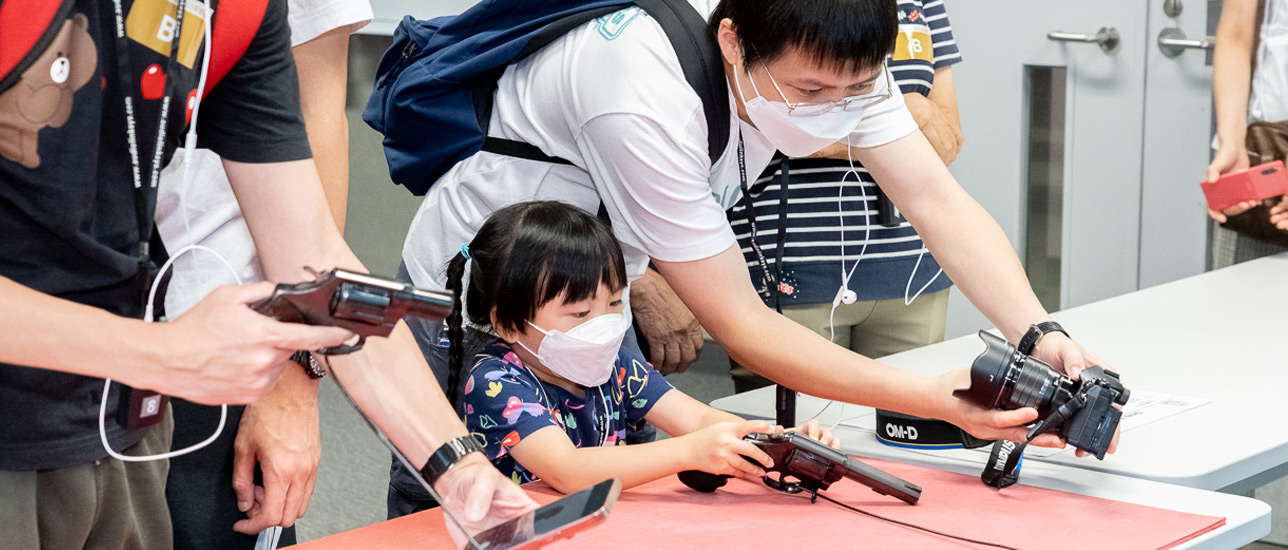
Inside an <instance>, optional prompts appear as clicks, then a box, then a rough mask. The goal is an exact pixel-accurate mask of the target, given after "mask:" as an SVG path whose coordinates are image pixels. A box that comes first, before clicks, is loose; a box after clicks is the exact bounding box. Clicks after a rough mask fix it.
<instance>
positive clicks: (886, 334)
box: [729, 288, 952, 393]
mask: <svg viewBox="0 0 1288 550" xmlns="http://www.w3.org/2000/svg"><path fill="white" fill-rule="evenodd" d="M951 290H952V289H951V288H949V289H944V290H941V291H939V292H935V293H933V294H922V295H921V296H919V297H918V298H917V299H916V300H914V301H913V302H912V305H910V306H905V305H904V304H903V297H902V296H901V297H898V298H891V299H888V300H870V301H865V302H855V303H853V304H841V305H839V306H837V307H836V312H835V314H832V313H831V310H832V304H830V303H824V304H816V305H808V306H789V307H784V308H783V315H784V316H786V317H788V318H789V319H791V320H793V321H796V322H797V323H800V324H801V325H803V326H804V327H806V328H808V329H810V330H812V331H814V332H816V333H818V334H819V335H820V336H822V337H823V338H829V337H831V336H832V335H833V333H835V337H834V338H833V340H832V341H833V342H835V343H836V344H837V345H839V346H841V347H843V348H846V349H849V350H851V351H854V352H856V353H858V354H860V355H864V356H866V357H870V358H873V359H876V358H879V357H884V356H886V355H891V354H894V353H899V352H901V351H907V350H910V349H913V348H918V347H921V346H925V345H928V344H934V343H938V342H942V341H943V340H944V326H945V323H946V320H947V317H948V293H949V292H950V291H951ZM829 316H830V317H831V319H829ZM729 374H730V375H731V376H732V377H733V385H734V391H736V392H738V393H742V392H745V391H750V390H754V389H756V388H762V387H765V386H769V385H772V384H773V382H771V381H770V380H769V379H768V378H765V377H763V376H760V375H758V374H756V373H753V372H751V371H749V370H747V369H746V368H745V367H743V366H741V365H739V364H737V363H736V362H734V361H733V360H732V359H730V360H729Z"/></svg>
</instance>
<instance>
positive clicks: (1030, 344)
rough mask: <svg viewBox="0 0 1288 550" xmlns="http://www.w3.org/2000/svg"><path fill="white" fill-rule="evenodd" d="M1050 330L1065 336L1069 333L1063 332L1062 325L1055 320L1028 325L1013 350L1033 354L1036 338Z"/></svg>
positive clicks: (1036, 342) (1048, 332)
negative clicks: (1026, 330)
mask: <svg viewBox="0 0 1288 550" xmlns="http://www.w3.org/2000/svg"><path fill="white" fill-rule="evenodd" d="M1052 332H1059V333H1062V334H1064V335H1065V336H1069V333H1068V332H1065V330H1064V327H1062V326H1060V323H1057V322H1055V321H1047V322H1045V323H1038V324H1036V325H1030V326H1029V330H1028V332H1025V333H1024V337H1023V338H1020V343H1019V345H1017V346H1015V350H1016V351H1018V352H1020V353H1023V354H1024V355H1033V348H1034V347H1036V346H1037V345H1038V340H1041V339H1042V337H1043V336H1046V335H1047V334H1050V333H1052Z"/></svg>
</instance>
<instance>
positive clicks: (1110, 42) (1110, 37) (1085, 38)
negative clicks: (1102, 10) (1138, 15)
mask: <svg viewBox="0 0 1288 550" xmlns="http://www.w3.org/2000/svg"><path fill="white" fill-rule="evenodd" d="M1047 38H1049V39H1051V40H1056V41H1059V42H1095V43H1097V44H1100V49H1102V50H1104V51H1109V50H1112V49H1114V48H1117V47H1118V38H1119V36H1118V29H1116V28H1114V27H1101V28H1100V30H1099V31H1096V34H1076V33H1071V32H1061V31H1052V32H1049V33H1047Z"/></svg>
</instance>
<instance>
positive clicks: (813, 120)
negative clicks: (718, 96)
mask: <svg viewBox="0 0 1288 550" xmlns="http://www.w3.org/2000/svg"><path fill="white" fill-rule="evenodd" d="M738 67H739V66H738V65H734V67H733V70H734V73H735V76H734V79H733V82H734V85H735V86H737V88H738V97H740V98H741V99H742V103H743V105H745V106H746V108H747V118H750V119H751V122H752V124H755V125H756V129H757V130H760V133H762V134H764V135H765V138H767V139H768V140H769V142H770V143H773V144H774V147H777V148H778V150H779V151H782V152H783V154H784V155H787V156H789V157H805V156H809V155H812V154H814V153H816V152H818V151H820V150H822V149H823V148H824V147H827V146H828V145H831V144H833V143H836V142H838V141H841V140H842V139H845V137H846V136H848V135H850V134H851V133H853V132H854V129H855V128H858V127H859V123H860V122H862V121H863V111H861V110H859V111H845V110H841V109H839V108H838V109H837V110H836V111H834V112H830V113H824V114H821V115H813V116H791V115H790V114H789V113H790V109H788V107H787V103H784V102H782V101H770V100H768V99H765V96H763V95H761V93H760V89H759V88H757V87H756V81H755V80H752V79H751V73H745V74H746V75H747V80H749V81H751V89H752V90H753V91H755V92H756V97H753V98H751V99H750V100H749V99H747V96H746V95H745V94H743V93H742V79H741V78H738V77H737V72H738Z"/></svg>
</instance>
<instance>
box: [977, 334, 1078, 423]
mask: <svg viewBox="0 0 1288 550" xmlns="http://www.w3.org/2000/svg"><path fill="white" fill-rule="evenodd" d="M979 336H980V338H982V339H983V340H984V343H985V344H986V345H987V347H986V349H985V350H984V352H983V353H981V354H979V357H976V358H975V362H974V364H972V365H971V369H970V388H969V389H966V390H958V391H956V392H954V395H956V396H957V397H959V398H962V399H965V400H966V401H970V402H971V403H974V404H976V405H979V406H981V407H987V408H993V409H1018V408H1021V407H1033V408H1036V409H1037V410H1038V416H1039V418H1046V416H1047V415H1049V414H1050V413H1051V412H1052V411H1054V410H1055V409H1057V408H1059V407H1060V405H1063V404H1064V403H1065V402H1067V401H1068V400H1069V399H1071V398H1072V397H1073V391H1074V389H1075V385H1076V382H1074V381H1073V380H1071V379H1069V378H1066V377H1064V376H1062V375H1061V374H1060V373H1058V372H1056V371H1054V370H1052V369H1051V367H1050V366H1048V365H1047V364H1046V363H1043V362H1042V361H1039V360H1037V359H1034V358H1032V357H1027V356H1025V355H1022V354H1020V353H1018V352H1017V351H1016V350H1015V346H1012V345H1011V344H1010V343H1009V342H1007V341H1006V340H1003V339H1002V338H999V337H998V336H996V335H994V334H991V333H988V332H984V331H980V333H979Z"/></svg>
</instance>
